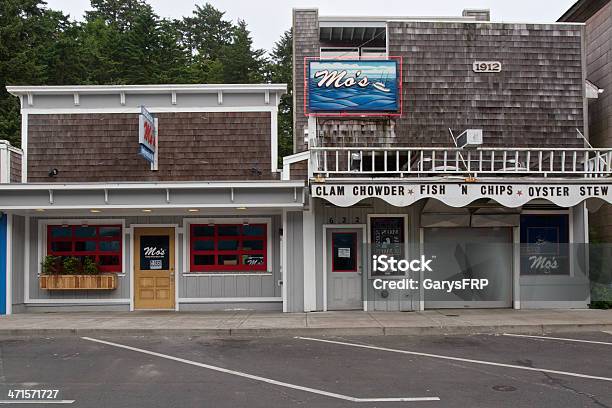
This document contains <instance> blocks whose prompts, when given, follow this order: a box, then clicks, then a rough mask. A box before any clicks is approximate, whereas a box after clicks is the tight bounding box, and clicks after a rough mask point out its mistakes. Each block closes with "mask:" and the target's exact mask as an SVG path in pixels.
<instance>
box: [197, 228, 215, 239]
mask: <svg viewBox="0 0 612 408" xmlns="http://www.w3.org/2000/svg"><path fill="white" fill-rule="evenodd" d="M214 235H215V227H211V226H209V225H195V226H194V227H193V236H194V237H212V236H214Z"/></svg>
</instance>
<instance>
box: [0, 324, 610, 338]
mask: <svg viewBox="0 0 612 408" xmlns="http://www.w3.org/2000/svg"><path fill="white" fill-rule="evenodd" d="M604 330H606V331H608V330H612V324H597V323H587V324H567V323H560V324H543V325H542V324H535V325H503V324H502V325H496V326H490V325H482V326H478V325H473V326H460V325H457V326H413V327H400V326H398V327H392V326H390V327H329V328H321V327H311V328H304V327H297V328H290V327H288V328H237V329H197V328H194V329H189V328H178V329H158V328H131V329H123V328H100V329H89V328H83V329H75V328H65V329H62V328H54V329H41V328H32V329H22V328H20V329H0V336H143V335H159V336H204V337H229V336H236V337H280V336H324V337H325V336H327V337H331V336H398V335H405V336H433V335H472V334H503V333H515V334H534V335H542V334H549V333H561V332H585V331H604Z"/></svg>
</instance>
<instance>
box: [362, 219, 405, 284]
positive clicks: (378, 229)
mask: <svg viewBox="0 0 612 408" xmlns="http://www.w3.org/2000/svg"><path fill="white" fill-rule="evenodd" d="M404 227H405V226H404V217H372V218H371V219H370V243H371V248H372V255H388V256H393V257H395V259H404V258H405V256H406V253H405V238H404ZM394 274H395V275H401V274H402V273H401V272H399V271H396V272H395V273H394V272H392V271H391V270H389V271H385V272H380V271H378V272H374V271H373V272H372V275H373V276H379V275H383V276H384V275H394Z"/></svg>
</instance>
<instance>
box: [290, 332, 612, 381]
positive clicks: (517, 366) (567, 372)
mask: <svg viewBox="0 0 612 408" xmlns="http://www.w3.org/2000/svg"><path fill="white" fill-rule="evenodd" d="M295 338H296V339H301V340H309V341H319V342H321V343H331V344H340V345H342V346H351V347H359V348H365V349H371V350H379V351H388V352H392V353H400V354H410V355H413V356H421V357H431V358H439V359H442V360H452V361H461V362H464V363H473V364H484V365H489V366H496V367H505V368H515V369H517V370H526V371H537V372H540V373H550V374H558V375H567V376H570V377H579V378H587V379H589V380H601V381H610V382H612V378H608V377H598V376H595V375H587V374H579V373H572V372H569V371H557V370H549V369H546V368H535V367H525V366H519V365H514V364H504V363H494V362H492V361H484V360H473V359H470V358H461V357H451V356H443V355H439V354H430V353H421V352H418V351H408V350H398V349H391V348H386V347H376V346H368V345H365V344H356V343H347V342H344V341H335V340H324V339H316V338H313V337H301V336H296V337H295Z"/></svg>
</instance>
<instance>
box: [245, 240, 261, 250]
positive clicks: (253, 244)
mask: <svg viewBox="0 0 612 408" xmlns="http://www.w3.org/2000/svg"><path fill="white" fill-rule="evenodd" d="M242 249H243V250H244V251H258V250H262V249H264V241H263V239H252V240H249V241H242Z"/></svg>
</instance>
